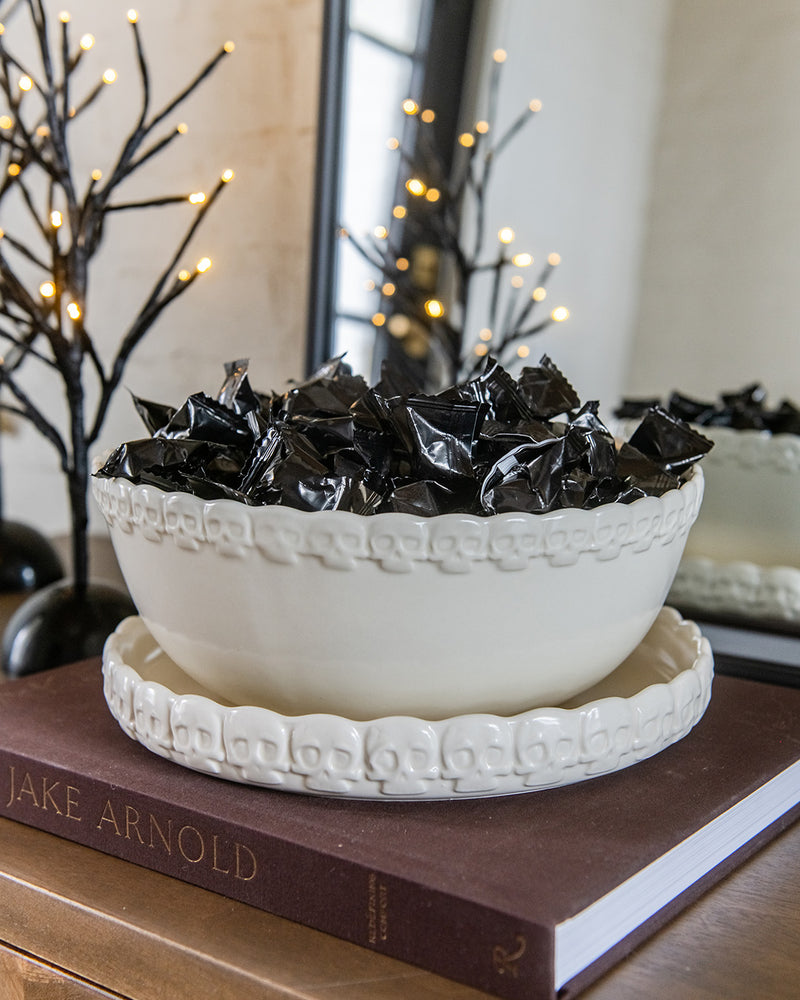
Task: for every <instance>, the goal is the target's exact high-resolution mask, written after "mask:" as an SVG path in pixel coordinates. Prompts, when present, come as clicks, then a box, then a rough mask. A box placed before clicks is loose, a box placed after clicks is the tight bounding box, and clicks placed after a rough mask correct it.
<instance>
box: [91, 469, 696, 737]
mask: <svg viewBox="0 0 800 1000" xmlns="http://www.w3.org/2000/svg"><path fill="white" fill-rule="evenodd" d="M99 467H100V464H99V463H97V464H96V468H99ZM92 484H93V492H94V495H95V498H96V500H97V502H98V504H99V506H100V509H101V511H102V513H103V515H104V517H105V519H106V521H107V523H108V525H109V530H110V534H111V539H112V542H113V544H114V548H115V551H116V554H117V558H118V560H119V564H120V568H121V570H122V574H123V576H124V578H125V581H126V583H127V585H128V588H129V590H130V593H131V596H132V598H133V600H134V602H135V604H136V606H137V609H138V611H139V614H140V616H141V618H142V620H143V621H144V623H145V625H146V626H147V628H148V629H149V631H150V632H151V633H152V635H153V637H154V638H155V640H156V641H157V643H158V644H159V646H160V647H161V648H162V649H163V650H164V651H165V652H166V653H167V654H168V656H170V657H171V658H172V659H173V660H174V661H175V663H177V664H178V665H179V666H180V667H181V668H182V669H183V670H184V671H185V672H186V673H187V674H188V675H189V676H190V677H192V678H193V679H194V680H196V681H197V682H198V683H200V684H202V685H203V686H204V687H205V688H206V689H208V690H209V691H211V692H212V693H214V694H215V695H216V696H218V697H220V698H222V699H225V700H226V701H228V702H231V703H233V704H238V705H257V706H262V707H266V708H270V709H273V710H275V711H278V712H281V713H283V714H285V715H305V714H309V713H332V714H337V715H340V716H342V717H345V718H351V719H370V718H376V717H385V716H389V715H413V716H417V717H420V718H427V719H443V718H449V717H452V716H455V715H459V714H463V713H465V712H490V713H494V714H498V715H512V714H515V713H517V712H519V711H523V710H526V709H529V708H531V707H533V706H539V705H556V704H559V703H560V702H562V701H563V700H564V699H566V698H569V697H572V696H573V695H575V694H577V693H578V692H580V691H582V690H585V689H586V688H588V687H590V686H591V685H593V684H595V683H597V682H598V681H599V680H600V679H601V678H602V677H604V676H606V675H607V674H609V673H610V672H611V671H612V670H614V669H615V667H617V666H618V665H619V664H620V663H621V662H622V661H623V660H624V659H625V658H626V657H627V656H628V655H629V654H630V653H631V652H632V650H633V649H634V648H635V647H636V646H637V644H638V643H639V642H640V641H641V640H642V638H643V637H644V636H645V634H646V633H647V631H648V629H649V628H650V626H651V625H652V624H653V622H654V621H655V619H656V616H657V614H658V612H659V610H660V609H661V608H662V606H663V604H664V600H665V598H666V595H667V592H668V590H669V587H670V584H671V583H672V579H673V577H674V575H675V572H676V570H677V567H678V563H679V561H680V557H681V554H682V552H683V548H684V545H685V542H686V537H687V534H688V532H689V529H690V528H691V525H692V524H693V523H694V520H695V519H696V517H697V513H698V510H699V507H700V503H701V500H702V495H703V474H702V470H701V469H700V468H699V467H698V466H695V467H694V468H693V470H691V472H690V474H689V475H688V476H687V480H686V482H685V483H684V484H683V485H682V486H681V487H680V489H675V490H670V491H669V492H667V493H665V494H664V495H663V496H661V497H644V498H641V499H639V500H636V501H635V502H633V503H631V504H622V503H612V504H606V505H603V506H601V507H597V508H594V509H592V510H582V509H574V508H570V509H564V510H557V511H551V512H549V513H546V514H538V515H537V514H523V513H514V514H497V515H492V516H490V517H477V516H470V515H461V514H445V515H440V516H438V517H432V518H424V517H416V516H414V515H410V514H377V515H372V516H368V517H365V516H362V515H358V514H351V513H348V512H343V511H318V512H307V511H299V510H294V509H291V508H286V507H278V506H271V507H269V506H264V507H251V506H247V505H245V504H241V503H237V502H236V501H232V500H214V501H204V500H201V499H199V498H198V497H196V496H193V495H191V494H187V493H179V492H175V493H167V492H164V491H162V490H160V489H157V488H155V487H152V486H137V485H134V484H132V483H130V482H129V481H127V480H125V479H121V478H116V479H114V478H103V477H96V476H95V477H94V478H93V480H92Z"/></svg>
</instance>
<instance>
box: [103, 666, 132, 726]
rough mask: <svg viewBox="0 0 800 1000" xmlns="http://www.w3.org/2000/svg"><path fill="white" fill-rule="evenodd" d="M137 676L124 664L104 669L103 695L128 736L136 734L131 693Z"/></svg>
mask: <svg viewBox="0 0 800 1000" xmlns="http://www.w3.org/2000/svg"><path fill="white" fill-rule="evenodd" d="M136 681H137V674H136V673H135V672H134V671H133V670H132V669H131V668H130V667H128V666H126V665H125V664H119V665H116V666H111V665H110V664H109V665H108V666H106V667H105V668H104V677H103V694H104V696H105V699H106V702H107V703H108V706H109V708H110V709H111V711H112V713H113V715H114V718H115V719H116V720H117V721H118V722H119V724H120V725H121V726H122V728H123V729H124V730H125V732H126V733H127V734H128V736H131V737H133V736H134V734H135V732H136V726H135V724H134V719H135V716H134V710H133V692H134V690H135V688H136Z"/></svg>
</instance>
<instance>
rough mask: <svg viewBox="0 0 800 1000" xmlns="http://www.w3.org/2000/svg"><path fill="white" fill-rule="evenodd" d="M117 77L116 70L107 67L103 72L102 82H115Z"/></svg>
mask: <svg viewBox="0 0 800 1000" xmlns="http://www.w3.org/2000/svg"><path fill="white" fill-rule="evenodd" d="M116 79H117V71H116V70H115V69H111V67H109V68H108V69H107V70H106V71H105V73H103V83H115V82H116Z"/></svg>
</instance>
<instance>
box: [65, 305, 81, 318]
mask: <svg viewBox="0 0 800 1000" xmlns="http://www.w3.org/2000/svg"><path fill="white" fill-rule="evenodd" d="M67 315H68V316H69V318H70V319H71V320H79V319H80V318H81V307H80V306H79V305H78V303H77V302H70V303H69V305H68V306H67Z"/></svg>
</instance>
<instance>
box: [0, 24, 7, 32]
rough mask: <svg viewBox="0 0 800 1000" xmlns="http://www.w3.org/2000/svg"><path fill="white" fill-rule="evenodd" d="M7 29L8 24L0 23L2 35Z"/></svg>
mask: <svg viewBox="0 0 800 1000" xmlns="http://www.w3.org/2000/svg"><path fill="white" fill-rule="evenodd" d="M5 30H6V26H5V25H4V24H0V35H2V34H3V33H4V32H5Z"/></svg>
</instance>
